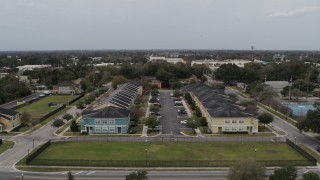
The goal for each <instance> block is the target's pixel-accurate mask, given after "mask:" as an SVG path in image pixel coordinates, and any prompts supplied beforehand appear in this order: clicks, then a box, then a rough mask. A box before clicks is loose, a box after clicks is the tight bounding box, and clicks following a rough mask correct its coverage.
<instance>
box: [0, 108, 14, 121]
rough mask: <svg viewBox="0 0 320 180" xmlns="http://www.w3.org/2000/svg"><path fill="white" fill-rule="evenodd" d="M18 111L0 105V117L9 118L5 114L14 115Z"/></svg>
mask: <svg viewBox="0 0 320 180" xmlns="http://www.w3.org/2000/svg"><path fill="white" fill-rule="evenodd" d="M16 114H18V112H16V111H14V110H11V109H5V108H2V107H0V117H3V118H5V119H8V120H10V118H8V117H7V116H15V115H16Z"/></svg>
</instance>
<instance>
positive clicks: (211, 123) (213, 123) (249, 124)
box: [182, 83, 258, 133]
mask: <svg viewBox="0 0 320 180" xmlns="http://www.w3.org/2000/svg"><path fill="white" fill-rule="evenodd" d="M182 91H183V92H185V93H186V92H189V93H190V94H191V97H192V99H193V100H194V101H195V103H196V106H197V107H198V108H199V109H200V111H201V113H202V117H205V118H206V120H207V123H208V128H209V129H210V130H211V132H212V133H227V132H234V133H236V132H248V133H256V132H258V120H257V119H256V118H255V117H254V115H253V114H251V113H249V112H246V111H244V110H242V108H241V107H240V106H238V105H237V104H235V103H234V102H233V101H232V100H230V99H229V98H228V97H227V96H225V95H224V94H223V93H222V92H221V91H219V90H215V89H213V88H210V87H208V86H206V85H204V84H199V83H197V84H192V85H189V86H187V87H185V88H183V89H182Z"/></svg>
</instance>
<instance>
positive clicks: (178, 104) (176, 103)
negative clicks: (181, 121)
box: [174, 102, 183, 106]
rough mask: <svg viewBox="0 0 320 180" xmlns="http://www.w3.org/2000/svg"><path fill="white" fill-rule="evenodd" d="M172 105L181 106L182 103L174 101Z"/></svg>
mask: <svg viewBox="0 0 320 180" xmlns="http://www.w3.org/2000/svg"><path fill="white" fill-rule="evenodd" d="M174 106H183V104H182V103H179V102H175V103H174Z"/></svg>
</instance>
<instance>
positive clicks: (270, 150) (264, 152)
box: [36, 142, 305, 161]
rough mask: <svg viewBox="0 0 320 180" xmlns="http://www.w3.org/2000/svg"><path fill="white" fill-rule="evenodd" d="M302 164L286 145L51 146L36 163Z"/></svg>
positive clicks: (136, 144) (78, 144)
mask: <svg viewBox="0 0 320 180" xmlns="http://www.w3.org/2000/svg"><path fill="white" fill-rule="evenodd" d="M146 148H147V149H148V159H149V160H171V161H172V160H173V161H175V160H243V159H253V158H254V149H257V153H256V159H257V160H280V161H281V160H305V158H304V157H302V156H300V155H299V154H298V153H297V152H295V151H294V150H293V149H291V148H290V147H289V146H287V145H286V144H285V143H271V142H270V143H259V142H252V143H234V142H219V143H187V142H180V143H175V142H169V143H160V142H159V143H158V142H157V143H147V144H146V143H142V142H133V143H129V142H92V143H81V142H72V143H58V144H52V145H50V146H49V147H48V148H47V149H46V150H45V151H44V152H43V153H41V154H40V155H39V156H38V157H37V158H36V159H52V160H54V159H56V160H66V159H68V160H144V159H145V155H146V154H145V149H146Z"/></svg>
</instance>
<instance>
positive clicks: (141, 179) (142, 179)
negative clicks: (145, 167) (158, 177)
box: [126, 171, 148, 180]
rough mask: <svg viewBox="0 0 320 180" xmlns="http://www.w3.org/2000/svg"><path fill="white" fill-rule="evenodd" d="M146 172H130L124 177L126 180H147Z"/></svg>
mask: <svg viewBox="0 0 320 180" xmlns="http://www.w3.org/2000/svg"><path fill="white" fill-rule="evenodd" d="M147 174H148V173H147V171H137V172H132V173H130V174H129V175H127V176H126V180H148V177H147Z"/></svg>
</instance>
